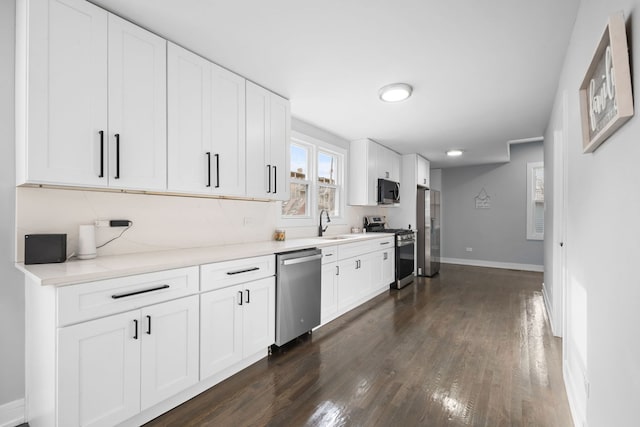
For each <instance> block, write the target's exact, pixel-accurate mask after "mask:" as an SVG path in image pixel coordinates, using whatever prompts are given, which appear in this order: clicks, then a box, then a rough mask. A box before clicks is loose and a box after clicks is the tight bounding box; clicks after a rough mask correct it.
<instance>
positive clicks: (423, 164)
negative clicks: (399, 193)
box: [416, 156, 430, 187]
mask: <svg viewBox="0 0 640 427" xmlns="http://www.w3.org/2000/svg"><path fill="white" fill-rule="evenodd" d="M416 157H417V159H418V185H419V186H420V187H429V185H430V184H429V169H430V168H429V160H427V159H425V158H424V157H420V156H416Z"/></svg>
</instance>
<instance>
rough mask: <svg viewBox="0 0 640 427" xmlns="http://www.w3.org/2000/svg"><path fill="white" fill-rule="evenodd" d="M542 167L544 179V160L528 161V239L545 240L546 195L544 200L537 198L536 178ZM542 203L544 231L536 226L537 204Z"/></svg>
mask: <svg viewBox="0 0 640 427" xmlns="http://www.w3.org/2000/svg"><path fill="white" fill-rule="evenodd" d="M540 168H541V169H542V173H543V180H544V162H527V240H544V227H545V224H544V209H545V206H546V205H545V203H544V196H543V200H542V202H540V201H538V200H536V198H535V195H536V189H535V186H536V178H535V172H536V170H537V169H540ZM543 182H544V181H543ZM537 203H542V209H543V214H542V215H543V216H542V221H543V223H542V232H541V233H538V232H536V226H535V210H536V204H537Z"/></svg>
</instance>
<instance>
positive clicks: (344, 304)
mask: <svg viewBox="0 0 640 427" xmlns="http://www.w3.org/2000/svg"><path fill="white" fill-rule="evenodd" d="M359 261H360V260H358V259H356V258H349V259H346V260H342V261H339V262H338V307H339V308H340V310H343V309H345V308H348V307H351V306H352V305H353V304H355V303H356V302H357V301H358V300H359V299H360V293H361V292H360V288H361V287H362V284H361V283H359V281H360V279H361V275H360V271H359V267H358V266H359V264H360V262H359Z"/></svg>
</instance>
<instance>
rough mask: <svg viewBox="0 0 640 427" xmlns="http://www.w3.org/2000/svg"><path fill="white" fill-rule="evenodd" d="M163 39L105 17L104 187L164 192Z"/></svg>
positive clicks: (165, 75)
mask: <svg viewBox="0 0 640 427" xmlns="http://www.w3.org/2000/svg"><path fill="white" fill-rule="evenodd" d="M166 44H167V43H166V40H164V39H162V38H160V37H158V36H156V35H155V34H152V33H150V32H148V31H146V30H144V29H142V28H140V27H138V26H136V25H134V24H132V23H130V22H127V21H125V20H123V19H121V18H119V17H117V16H115V15H111V14H110V15H109V55H108V58H109V186H110V187H116V188H133V189H146V190H164V189H166V185H167V183H166V175H167V174H166V169H167V165H166V162H167V110H166V108H167V79H166V77H167V68H166V67H167V61H166V53H167V51H166Z"/></svg>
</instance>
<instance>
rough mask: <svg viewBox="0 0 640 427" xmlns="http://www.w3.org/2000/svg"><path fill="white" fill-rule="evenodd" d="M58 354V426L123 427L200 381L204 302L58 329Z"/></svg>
mask: <svg viewBox="0 0 640 427" xmlns="http://www.w3.org/2000/svg"><path fill="white" fill-rule="evenodd" d="M57 347H58V375H57V376H58V408H59V411H58V423H57V424H58V425H59V426H77V425H78V426H103V425H104V426H108V425H113V424H116V423H119V422H121V421H124V420H126V419H127V418H130V417H132V416H134V415H136V414H137V413H138V412H140V410H144V409H146V408H148V407H150V406H152V405H154V404H156V403H158V402H160V401H161V400H164V399H166V398H168V397H170V396H173V395H174V394H176V393H178V392H179V391H182V390H184V389H186V388H187V387H189V386H191V385H193V384H195V383H196V382H197V381H198V297H197V295H194V296H190V297H185V298H180V299H177V300H174V301H169V302H165V303H161V304H156V305H153V306H150V307H146V308H143V309H140V310H133V311H128V312H125V313H121V314H117V315H113V316H108V317H104V318H101V319H97V320H91V321H88V322H84V323H80V324H77V325H73V326H67V327H63V328H59V329H58V345H57Z"/></svg>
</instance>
